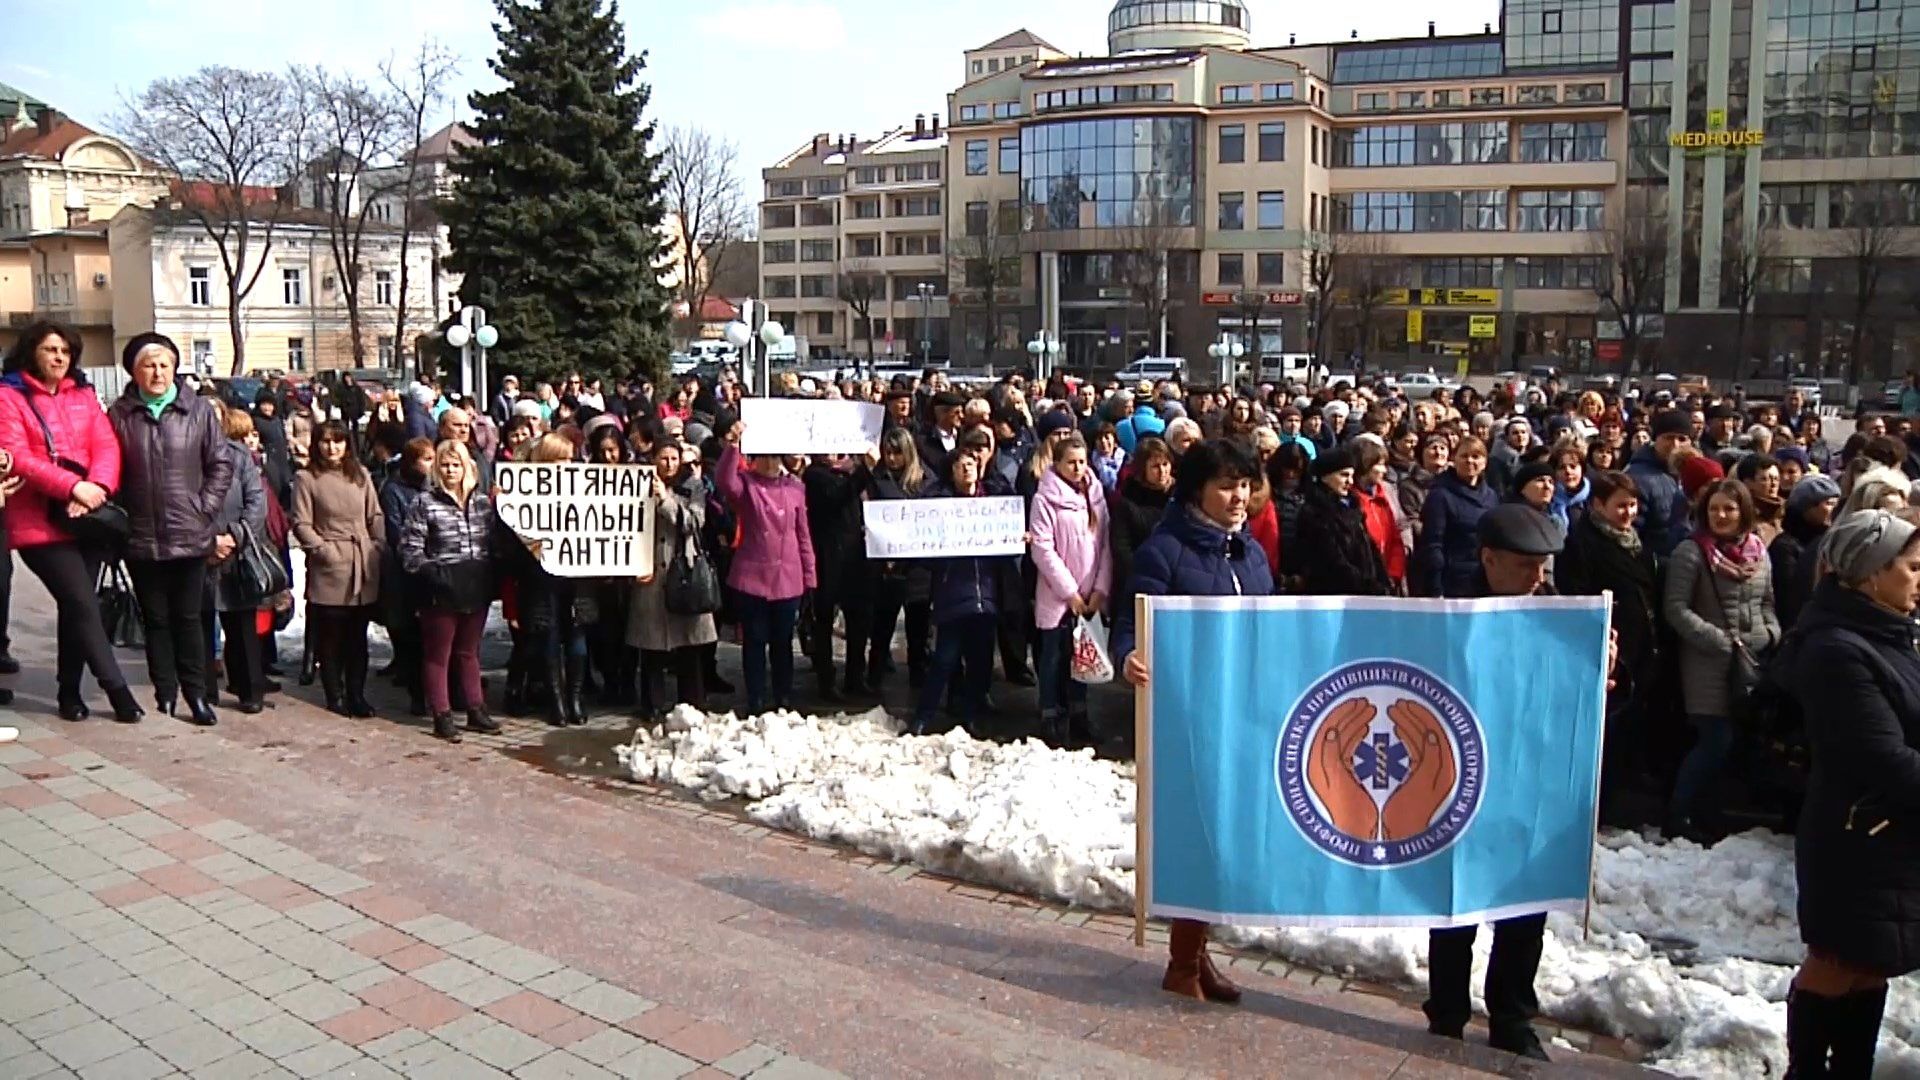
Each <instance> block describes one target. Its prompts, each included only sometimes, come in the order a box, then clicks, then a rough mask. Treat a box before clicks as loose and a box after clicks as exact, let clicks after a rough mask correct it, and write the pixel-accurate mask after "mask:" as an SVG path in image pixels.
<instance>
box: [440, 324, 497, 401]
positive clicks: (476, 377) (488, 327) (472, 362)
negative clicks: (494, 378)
mask: <svg viewBox="0 0 1920 1080" xmlns="http://www.w3.org/2000/svg"><path fill="white" fill-rule="evenodd" d="M447 344H449V345H451V346H453V347H454V348H456V349H459V350H460V381H461V383H462V384H463V385H465V386H466V388H467V393H469V394H479V395H480V400H481V401H482V402H485V401H486V399H487V350H488V349H491V348H493V347H494V346H495V345H498V344H500V331H498V330H496V329H494V327H493V325H492V324H491V323H489V322H487V310H486V309H485V308H483V307H478V306H475V305H468V306H467V307H464V308H461V309H460V321H459V322H456V323H454V324H453V325H452V326H449V327H447Z"/></svg>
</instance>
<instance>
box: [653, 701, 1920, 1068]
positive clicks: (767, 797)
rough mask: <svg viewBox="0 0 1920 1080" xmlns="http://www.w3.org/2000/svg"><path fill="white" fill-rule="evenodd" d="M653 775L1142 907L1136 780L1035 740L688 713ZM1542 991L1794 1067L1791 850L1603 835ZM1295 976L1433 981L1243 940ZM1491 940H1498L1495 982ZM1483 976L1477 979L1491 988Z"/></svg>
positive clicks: (1046, 891)
mask: <svg viewBox="0 0 1920 1080" xmlns="http://www.w3.org/2000/svg"><path fill="white" fill-rule="evenodd" d="M617 752H618V754H619V756H620V760H621V762H622V764H623V765H624V767H625V768H626V769H627V770H628V772H629V773H630V774H631V775H632V776H633V778H634V779H636V780H640V781H645V782H652V783H662V784H671V785H673V786H675V787H678V788H683V789H685V790H687V791H689V792H692V793H694V794H695V795H697V796H698V797H700V798H702V799H707V800H722V799H732V798H739V799H743V800H746V802H747V812H748V813H749V814H751V815H752V816H753V817H754V818H755V819H756V820H757V821H759V822H761V823H763V824H765V825H767V826H770V827H773V828H779V829H786V830H789V831H792V832H796V833H801V834H804V835H806V836H810V837H813V838H816V839H821V840H830V841H834V842H838V843H843V844H847V845H849V846H851V847H854V848H857V849H858V850H860V851H862V852H865V853H867V854H869V855H873V856H876V857H882V858H888V859H894V860H897V861H900V862H907V863H912V864H914V865H916V866H920V867H924V868H926V869H928V870H932V871H935V872H938V873H943V874H948V875H952V876H954V877H958V878H963V879H966V880H970V881H975V882H979V883H981V884H984V885H992V886H995V887H999V888H1005V889H1010V890H1013V891H1017V892H1021V893H1026V894H1029V895H1032V896H1037V897H1042V898H1045V899H1049V900H1055V901H1062V902H1066V903H1071V904H1078V905H1082V906H1086V907H1091V908H1101V909H1105V910H1110V911H1130V910H1131V908H1132V902H1133V901H1132V897H1133V840H1134V820H1133V811H1134V804H1133V770H1132V767H1131V766H1130V765H1126V764H1120V763H1114V762H1108V761H1099V760H1096V759H1095V758H1094V757H1093V755H1092V754H1091V753H1089V752H1086V751H1081V752H1078V753H1069V752H1066V751H1062V750H1055V749H1051V748H1049V747H1046V746H1043V745H1041V744H1040V743H1038V742H1035V741H1026V742H1021V743H1016V744H1008V745H1003V744H997V743H991V742H981V741H979V740H976V739H973V738H970V737H969V736H968V735H967V734H966V733H965V732H962V731H958V730H956V731H952V732H948V733H946V734H942V735H930V736H905V735H902V734H900V725H899V724H897V723H896V722H894V721H893V720H891V719H890V718H889V717H888V716H887V714H886V713H885V712H884V711H881V710H878V709H876V710H873V711H871V712H867V713H863V714H860V715H852V716H832V717H822V716H803V715H800V714H797V713H792V712H774V713H768V714H765V715H762V716H755V717H748V718H741V717H737V716H734V715H733V714H731V713H729V714H724V715H712V714H704V713H702V712H700V711H699V710H696V709H693V708H690V707H688V706H684V705H683V706H681V707H679V708H677V709H675V710H674V711H673V713H672V714H671V715H670V716H669V717H668V718H667V720H666V722H665V723H664V724H662V725H660V726H658V727H655V728H642V729H640V730H639V731H638V732H636V733H635V735H634V737H633V741H632V744H631V745H629V746H624V747H620V748H618V751H617ZM1547 929H1548V935H1547V941H1546V949H1545V953H1544V956H1543V958H1542V960H1541V964H1540V975H1539V979H1538V981H1537V985H1538V988H1539V992H1540V1000H1541V1005H1542V1007H1543V1008H1544V1010H1545V1011H1546V1013H1547V1015H1548V1016H1551V1017H1553V1018H1554V1019H1556V1020H1559V1021H1561V1022H1563V1023H1567V1024H1572V1025H1575V1026H1578V1027H1583V1028H1589V1029H1593V1030H1597V1031H1602V1032H1606V1033H1609V1034H1613V1035H1622V1036H1629V1037H1631V1038H1633V1039H1635V1040H1638V1041H1639V1042H1641V1043H1644V1044H1646V1045H1649V1046H1654V1047H1657V1048H1658V1050H1657V1052H1656V1056H1655V1059H1654V1062H1653V1063H1654V1064H1656V1065H1658V1066H1659V1067H1660V1068H1662V1069H1666V1070H1668V1071H1670V1072H1675V1073H1679V1074H1682V1075H1690V1076H1756V1077H1757V1076H1778V1075H1780V1074H1781V1073H1782V1072H1784V1071H1785V1063H1786V1047H1785V1041H1784V1028H1785V1023H1786V1009H1785V1004H1784V1003H1785V1000H1786V992H1787V985H1788V981H1789V979H1790V978H1791V977H1792V974H1793V965H1795V964H1796V963H1798V961H1799V957H1800V951H1801V950H1800V946H1799V939H1798V934H1797V932H1796V929H1795V921H1794V879H1793V851H1792V845H1791V842H1790V841H1788V840H1786V839H1784V838H1780V837H1776V836H1772V835H1769V834H1765V833H1759V832H1755V833H1749V834H1747V835H1744V836H1738V837H1734V838H1731V839H1729V840H1726V841H1724V842H1722V843H1720V844H1718V845H1716V846H1715V847H1713V848H1712V849H1710V850H1703V849H1702V848H1700V847H1698V846H1696V845H1694V844H1691V843H1687V842H1685V841H1680V842H1676V843H1671V844H1668V843H1661V842H1658V841H1654V840H1650V839H1647V838H1645V837H1643V836H1640V835H1639V834H1637V833H1611V832H1610V833H1608V834H1606V835H1605V836H1603V837H1602V840H1601V849H1600V851H1599V855H1598V858H1597V860H1596V865H1595V881H1594V905H1593V911H1592V926H1591V936H1590V937H1588V938H1587V939H1586V940H1582V936H1581V920H1580V918H1578V917H1576V916H1569V915H1564V914H1558V913H1556V914H1554V915H1552V916H1550V917H1549V919H1548V923H1547ZM1225 933H1226V934H1227V935H1228V936H1229V937H1230V938H1232V939H1233V940H1236V941H1237V942H1239V943H1241V944H1245V945H1248V946H1251V947H1255V948H1260V949H1265V950H1268V951H1270V952H1272V953H1274V954H1275V955H1277V956H1280V957H1283V958H1285V959H1286V960H1288V961H1290V962H1293V963H1300V964H1307V965H1311V966H1313V967H1316V968H1320V969H1323V970H1326V971H1332V972H1337V973H1339V974H1342V975H1349V976H1357V977H1361V978H1365V979H1370V980H1375V981H1380V982H1396V983H1403V984H1411V985H1416V986H1417V985H1420V984H1422V983H1423V982H1424V981H1425V978H1426V971H1425V966H1426V958H1425V954H1426V934H1425V932H1424V931H1419V930H1316V929H1282V930H1229V931H1225ZM1490 938H1491V935H1490V934H1482V935H1480V940H1479V945H1478V955H1477V957H1476V965H1477V966H1480V967H1482V968H1483V969H1484V965H1485V963H1486V950H1487V948H1488V946H1489V944H1490ZM1479 982H1480V979H1479V976H1478V975H1476V977H1475V980H1474V985H1475V988H1476V992H1477V990H1478V986H1479ZM1882 1030H1883V1034H1882V1041H1881V1047H1880V1075H1882V1076H1887V1075H1911V1074H1920V1049H1916V1045H1915V1044H1916V1043H1920V985H1916V983H1915V981H1914V980H1911V979H1903V980H1900V981H1898V982H1896V983H1895V985H1894V988H1893V996H1892V998H1891V1000H1890V1001H1889V1003H1888V1006H1887V1020H1886V1024H1885V1026H1884V1028H1883V1029H1882Z"/></svg>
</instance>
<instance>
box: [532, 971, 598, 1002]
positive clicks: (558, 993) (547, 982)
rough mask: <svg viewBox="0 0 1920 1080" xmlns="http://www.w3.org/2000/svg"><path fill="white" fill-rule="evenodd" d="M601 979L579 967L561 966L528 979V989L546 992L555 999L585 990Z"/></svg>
mask: <svg viewBox="0 0 1920 1080" xmlns="http://www.w3.org/2000/svg"><path fill="white" fill-rule="evenodd" d="M597 981H599V980H597V979H595V978H594V977H593V976H591V975H589V974H587V973H586V972H584V971H581V970H579V969H578V968H561V969H560V970H559V971H553V972H549V973H547V974H545V975H542V976H540V977H539V978H537V979H529V980H527V989H529V990H532V991H533V992H535V993H538V994H545V995H547V996H548V997H550V998H553V999H554V1000H556V1001H557V1000H559V999H560V998H563V997H566V996H567V995H568V994H571V993H573V992H574V991H575V990H584V989H586V988H587V987H589V986H592V985H593V984H594V983H595V982H597Z"/></svg>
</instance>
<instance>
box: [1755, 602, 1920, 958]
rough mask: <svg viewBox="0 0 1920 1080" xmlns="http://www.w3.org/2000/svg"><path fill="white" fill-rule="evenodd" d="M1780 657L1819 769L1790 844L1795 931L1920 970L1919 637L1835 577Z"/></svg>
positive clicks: (1826, 947) (1848, 954)
mask: <svg viewBox="0 0 1920 1080" xmlns="http://www.w3.org/2000/svg"><path fill="white" fill-rule="evenodd" d="M1781 659H1782V663H1783V666H1784V667H1785V668H1786V670H1787V671H1788V672H1789V675H1788V678H1790V680H1791V686H1792V689H1793V692H1794V696H1795V697H1796V698H1797V699H1798V700H1799V704H1800V707H1801V709H1802V710H1804V712H1805V715H1806V723H1807V735H1808V738H1809V741H1810V742H1811V744H1812V758H1813V770H1812V775H1811V777H1810V778H1809V781H1808V785H1807V797H1806V801H1805V803H1804V804H1803V806H1802V808H1801V811H1800V824H1799V831H1798V836H1797V838H1796V840H1795V843H1794V870H1795V877H1796V878H1797V879H1798V882H1799V887H1800V888H1799V915H1800V938H1801V940H1802V941H1804V942H1806V943H1807V945H1808V946H1809V947H1811V948H1814V949H1819V950H1821V951H1823V952H1826V953H1829V954H1831V955H1832V956H1834V957H1835V958H1836V959H1838V960H1840V961H1841V962H1842V963H1844V964H1846V965H1847V966H1849V967H1853V968H1858V969H1860V970H1863V971H1870V972H1873V973H1875V974H1877V975H1884V976H1886V977H1888V978H1892V977H1895V976H1899V975H1905V974H1908V973H1910V972H1913V971H1915V970H1920V641H1916V633H1915V627H1914V623H1913V621H1912V620H1911V619H1908V618H1906V617H1905V616H1902V615H1899V614H1896V613H1894V612H1891V611H1888V610H1886V609H1884V608H1882V607H1880V606H1879V605H1878V604H1875V603H1873V602H1872V601H1871V600H1868V599H1867V598H1866V597H1865V596H1863V595H1862V594H1860V593H1859V592H1857V591H1855V590H1853V589H1848V588H1846V587H1844V586H1842V585H1841V584H1840V583H1839V582H1837V581H1835V580H1833V579H1831V578H1829V579H1827V580H1825V581H1822V582H1821V583H1820V585H1819V586H1818V587H1816V588H1815V589H1814V593H1813V598H1812V599H1811V600H1809V601H1808V602H1807V606H1806V609H1805V610H1804V611H1803V612H1802V613H1801V617H1800V625H1799V626H1798V627H1797V628H1796V630H1795V632H1794V634H1793V637H1792V638H1791V639H1790V640H1789V642H1788V645H1787V647H1786V653H1785V654H1783V656H1782V658H1781Z"/></svg>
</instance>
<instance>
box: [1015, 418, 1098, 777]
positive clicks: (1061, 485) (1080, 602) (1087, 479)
mask: <svg viewBox="0 0 1920 1080" xmlns="http://www.w3.org/2000/svg"><path fill="white" fill-rule="evenodd" d="M1027 524H1028V531H1029V533H1030V534H1031V535H1032V543H1031V550H1032V554H1033V565H1034V569H1035V570H1037V571H1038V574H1039V585H1038V586H1037V587H1036V588H1035V590H1034V598H1033V621H1034V625H1035V626H1036V627H1038V628H1039V630H1040V671H1039V676H1040V728H1041V735H1042V737H1043V738H1045V739H1046V740H1047V741H1048V742H1049V743H1051V744H1053V745H1055V746H1067V745H1085V744H1086V742H1087V740H1088V738H1089V736H1090V734H1091V733H1090V732H1089V731H1088V730H1087V688H1086V686H1085V685H1084V684H1082V683H1079V682H1076V681H1075V680H1074V679H1073V677H1072V674H1071V671H1070V669H1071V666H1072V660H1073V631H1074V627H1075V625H1076V624H1077V622H1078V620H1079V618H1080V617H1081V616H1083V615H1094V614H1097V613H1099V611H1100V609H1101V608H1102V607H1103V606H1104V605H1105V604H1106V602H1107V594H1108V593H1109V592H1110V591H1111V589H1112V582H1113V559H1112V557H1111V555H1110V553H1109V551H1108V549H1107V494H1106V491H1105V489H1104V488H1102V487H1101V485H1100V482H1099V481H1098V480H1096V479H1095V478H1094V475H1093V469H1092V468H1091V467H1090V466H1089V465H1088V463H1087V440H1086V438H1085V437H1084V436H1082V435H1081V434H1080V433H1079V432H1077V431H1076V432H1072V433H1071V434H1069V435H1067V436H1066V437H1065V438H1064V439H1062V440H1061V441H1059V442H1058V443H1056V444H1055V445H1054V447H1053V467H1052V468H1050V469H1048V470H1047V471H1046V473H1045V474H1044V475H1042V476H1041V478H1040V486H1039V488H1038V490H1036V491H1035V492H1034V496H1033V509H1032V511H1031V515H1030V517H1029V518H1028V523H1027Z"/></svg>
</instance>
